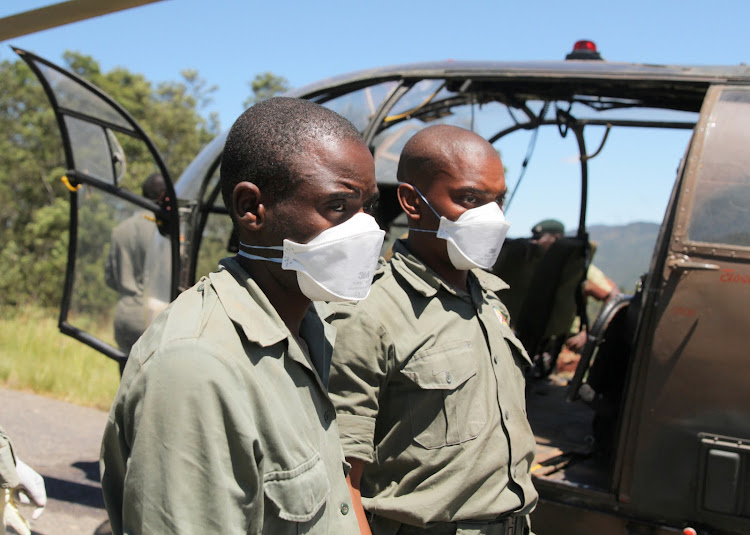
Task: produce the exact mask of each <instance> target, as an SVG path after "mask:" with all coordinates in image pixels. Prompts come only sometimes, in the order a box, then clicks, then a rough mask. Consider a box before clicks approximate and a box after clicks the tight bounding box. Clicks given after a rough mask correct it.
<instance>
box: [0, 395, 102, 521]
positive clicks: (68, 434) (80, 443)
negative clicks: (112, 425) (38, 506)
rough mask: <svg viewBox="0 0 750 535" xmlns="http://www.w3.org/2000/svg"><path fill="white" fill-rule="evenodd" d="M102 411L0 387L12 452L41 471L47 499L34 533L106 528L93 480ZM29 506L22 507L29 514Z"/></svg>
mask: <svg viewBox="0 0 750 535" xmlns="http://www.w3.org/2000/svg"><path fill="white" fill-rule="evenodd" d="M106 421H107V413H106V412H103V411H99V410H96V409H89V408H85V407H79V406H78V405H73V404H70V403H65V402H62V401H57V400H53V399H49V398H45V397H42V396H37V395H35V394H30V393H27V392H18V391H15V390H8V389H5V388H0V422H2V425H3V427H4V428H5V430H6V431H7V432H8V434H9V435H10V437H11V440H12V441H13V445H14V448H15V451H16V454H17V455H18V457H19V458H20V459H22V460H23V461H24V462H26V464H28V465H29V466H31V467H33V468H34V469H35V470H36V471H37V472H39V473H40V474H41V475H42V476H44V481H45V484H46V487H47V496H48V498H49V502H48V504H47V508H46V509H45V511H44V514H42V516H41V517H40V518H39V519H38V520H35V521H32V523H31V528H32V530H33V532H34V533H35V534H36V535H93V534H97V535H99V534H104V533H109V530H108V527H107V525H106V520H107V513H106V512H105V510H104V502H103V501H102V495H101V486H100V485H99V444H100V442H101V435H102V432H103V430H104V424H105V422H106ZM30 512H31V511H30V509H24V513H28V514H25V516H26V518H31V515H30Z"/></svg>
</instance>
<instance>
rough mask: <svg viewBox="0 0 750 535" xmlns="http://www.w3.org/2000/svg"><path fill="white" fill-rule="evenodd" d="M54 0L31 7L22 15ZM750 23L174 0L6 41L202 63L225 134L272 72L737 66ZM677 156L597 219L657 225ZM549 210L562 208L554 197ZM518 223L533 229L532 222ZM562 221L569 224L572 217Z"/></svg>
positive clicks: (634, 4)
mask: <svg viewBox="0 0 750 535" xmlns="http://www.w3.org/2000/svg"><path fill="white" fill-rule="evenodd" d="M51 3H53V0H27V1H26V2H24V3H23V4H24V6H23V8H22V9H24V10H27V9H33V8H36V7H41V6H44V5H49V4H51ZM9 4H12V5H9ZM18 5H19V3H16V2H13V3H10V2H4V3H2V4H0V16H7V15H11V14H14V13H16V12H18V10H19V8H18ZM748 20H750V2H748V1H747V0H727V1H724V0H717V1H715V2H704V1H699V0H650V1H643V0H631V1H630V2H612V1H606V0H604V1H602V0H598V1H590V0H575V1H570V2H563V1H560V0H554V1H540V0H525V1H523V2H518V1H513V2H511V1H507V0H506V1H502V0H495V1H466V2H463V3H456V2H447V1H444V0H432V1H425V0H398V1H395V0H379V1H377V2H374V1H370V2H366V1H361V0H347V1H344V0H318V1H317V2H304V1H301V0H289V1H285V2H283V1H276V2H274V1H265V2H250V1H237V0H217V1H212V2H209V1H207V0H203V1H200V0H164V1H162V2H157V3H155V4H149V5H146V6H142V7H138V8H134V9H130V10H127V11H123V12H119V13H114V14H110V15H105V16H102V17H98V18H95V19H91V20H88V21H83V22H78V23H74V24H70V25H67V26H62V27H59V28H55V29H50V30H46V31H43V32H39V33H36V34H32V35H27V36H24V37H19V38H15V39H12V40H10V41H9V42H5V43H2V45H5V46H0V60H15V55H14V54H13V53H12V51H11V50H10V49H9V47H8V45H11V44H12V45H14V46H18V47H21V48H25V49H27V50H30V51H32V52H34V53H36V54H39V55H41V56H43V57H46V58H47V59H49V60H51V61H54V62H61V60H62V54H63V52H64V51H66V50H75V51H79V52H82V53H85V54H89V55H91V56H93V57H94V58H95V59H96V60H97V61H99V63H100V64H101V66H102V69H103V70H105V71H107V70H109V69H112V68H114V67H117V66H123V67H126V68H128V69H129V70H131V71H134V72H139V73H143V74H144V75H145V76H146V77H147V78H148V79H150V80H152V81H153V82H159V81H166V80H177V79H179V73H180V71H181V70H183V69H197V70H198V72H199V73H200V75H201V76H202V77H203V78H205V79H206V80H207V81H208V82H209V83H210V84H215V85H217V86H218V87H219V89H218V91H217V92H216V93H215V94H214V100H213V103H212V104H211V105H209V107H208V108H207V111H217V112H218V113H219V115H220V119H221V125H222V127H223V128H227V127H228V126H230V125H231V123H232V121H233V120H234V119H235V118H236V117H237V116H238V115H239V114H240V113H241V112H242V101H243V100H244V99H245V98H247V96H248V95H249V92H250V90H249V86H248V82H249V81H250V80H251V79H252V78H253V76H254V75H255V74H256V73H260V72H264V71H272V72H274V73H275V74H278V75H283V76H285V77H286V78H287V79H288V80H289V82H290V84H291V85H292V86H293V87H299V86H302V85H305V84H307V83H311V82H314V81H316V80H319V79H321V78H325V77H328V76H333V75H336V74H341V73H344V72H348V71H353V70H359V69H363V68H368V67H377V66H383V65H390V64H399V63H410V62H415V61H423V60H442V59H467V60H470V59H477V60H483V59H485V60H489V59H492V60H550V59H551V60H557V59H563V58H564V56H565V54H566V53H567V52H568V51H569V50H570V48H571V47H572V44H573V43H574V42H575V41H576V40H578V39H591V40H594V41H595V42H596V43H597V45H598V46H599V50H600V52H601V53H602V55H603V56H604V57H605V58H606V59H607V60H610V61H627V62H631V61H632V62H643V63H658V64H664V63H668V64H726V65H736V64H739V63H741V62H747V61H749V60H750V48H748V44H750V40H749V39H748V37H747V35H748V32H747V21H748ZM543 141H544V135H540V141H539V143H540V144H541V143H542V142H543ZM609 143H611V141H610V142H609ZM676 147H677V148H676V149H674V150H675V151H676V153H677V156H676V158H677V159H679V156H680V153H681V152H682V151H684V141H680V140H678V141H676ZM537 150H539V149H537ZM523 152H525V145H524V147H523V149H522V153H521V154H518V155H516V154H507V155H506V153H504V154H503V156H504V158H507V163H506V165H508V167H509V173H508V174H509V177H508V178H509V181H512V177H515V176H516V175H517V171H518V164H517V163H516V160H522V159H523ZM569 156H574V155H573V154H572V153H571V154H570V155H569ZM566 157H567V156H565V155H564V154H563V155H561V156H560V158H562V159H564V158H566ZM674 158H675V157H670V159H668V160H667V162H666V163H665V166H666V167H665V169H669V174H671V176H670V177H669V180H666V181H664V184H663V185H662V186H660V189H659V192H658V195H656V194H653V195H652V194H651V192H644V191H643V190H644V189H645V188H644V186H643V185H642V184H633V185H632V186H629V187H628V188H626V189H628V190H631V189H632V190H633V191H634V192H636V193H637V192H638V191H641V193H642V197H641V201H640V202H641V204H642V203H644V202H646V203H647V202H648V200H649V199H650V198H651V197H659V199H662V200H660V201H659V203H658V204H659V206H660V207H661V208H657V209H655V213H656V215H645V214H646V212H645V210H641V208H642V207H639V206H636V207H635V209H634V208H633V206H634V205H631V206H630V208H627V209H623V210H622V211H621V212H617V211H612V210H599V209H598V208H596V207H595V206H599V205H601V204H602V203H596V202H595V203H594V204H595V206H592V208H591V210H590V216H589V220H590V221H592V222H594V223H596V222H607V223H622V222H626V221H628V220H635V219H649V220H660V219H661V214H660V213H659V210H661V211H662V212H663V205H664V203H665V202H666V197H668V195H669V188H670V187H671V181H672V179H673V178H674V169H675V168H676V165H677V162H675V161H673V160H674ZM643 163H644V162H643V161H641V162H640V164H641V165H636V166H635V168H634V169H633V170H631V171H629V173H630V174H631V175H633V176H640V175H642V174H643V173H644V169H643V168H644V167H646V168H648V167H649V166H648V165H645V166H644V165H643ZM592 165H593V163H592ZM620 167H622V166H621V165H620ZM532 169H533V163H532V165H531V166H530V168H529V172H528V174H527V177H526V178H525V179H524V181H525V182H527V181H532V175H533V173H532ZM633 180H635V179H633ZM642 180H644V184H648V183H651V182H653V181H652V180H651V179H649V178H648V177H644V178H643V179H642ZM621 182H622V181H621ZM592 195H593V196H595V199H594V200H596V198H599V197H601V199H605V198H607V197H612V196H617V195H619V193H617V192H615V191H613V190H612V189H611V188H610V187H609V186H607V185H606V184H602V185H601V186H600V187H597V186H596V185H592ZM515 202H516V201H514V203H515ZM519 202H520V201H519ZM634 202H638V201H634ZM522 206H523V205H522ZM518 209H521V208H518ZM549 209H550V210H551V211H552V212H553V213H554V205H553V204H552V203H550V204H549ZM522 211H523V210H522ZM615 212H616V213H615ZM641 212H642V213H643V214H644V215H643V216H641ZM554 215H557V214H554ZM515 217H516V219H519V217H520V221H521V223H520V227H525V228H528V227H527V225H530V223H529V222H528V221H526V220H525V219H524V217H523V216H522V215H521V216H515ZM529 217H531V216H529ZM559 218H561V219H563V220H564V221H565V222H566V224H567V225H568V226H569V227H570V225H571V224H572V223H573V221H574V220H575V213H574V211H573V212H570V211H567V212H564V213H560V215H559ZM529 221H530V220H529ZM520 227H518V228H520Z"/></svg>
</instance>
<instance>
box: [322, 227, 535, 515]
mask: <svg viewBox="0 0 750 535" xmlns="http://www.w3.org/2000/svg"><path fill="white" fill-rule="evenodd" d="M505 287H507V285H506V284H505V283H504V282H502V280H500V279H499V278H497V277H495V276H494V275H491V274H489V273H487V272H484V271H481V270H472V271H471V272H470V274H469V293H465V292H462V291H460V290H457V289H456V288H454V287H452V286H450V285H449V284H447V283H446V282H445V281H443V280H442V279H441V278H440V277H439V276H438V275H436V274H435V273H434V272H433V271H432V270H430V269H429V268H427V267H426V266H425V265H424V264H422V263H421V262H420V261H419V260H418V259H417V258H416V257H414V256H413V255H411V254H410V253H409V251H408V250H407V249H406V247H405V245H404V243H403V242H400V241H399V242H396V244H395V246H394V257H393V259H392V260H391V262H389V263H388V264H386V265H385V266H384V267H383V269H382V271H381V272H380V273H378V274H377V275H376V280H375V282H374V284H373V287H372V290H371V292H370V295H369V297H368V298H367V299H365V300H364V301H362V302H360V303H356V304H342V305H338V306H336V307H335V308H334V310H335V311H336V316H335V319H334V321H333V324H334V325H335V326H336V328H337V338H336V348H335V350H334V357H333V363H332V368H331V381H330V385H329V390H330V392H331V398H332V399H333V401H334V404H335V405H336V409H337V412H338V421H339V428H340V431H341V438H342V445H343V447H344V452H345V455H346V456H347V457H352V458H357V459H361V460H363V461H366V462H367V463H368V464H366V465H365V469H364V474H363V477H362V482H361V490H362V495H363V505H364V507H365V509H366V510H368V511H370V512H372V513H375V514H376V515H378V516H380V517H385V518H388V519H391V520H395V521H398V522H401V523H406V524H410V525H415V526H422V527H423V526H425V525H427V524H429V523H431V522H455V521H466V520H469V521H490V520H493V519H495V518H497V517H498V516H501V515H504V514H507V513H517V514H527V513H529V512H530V511H531V510H532V509H533V508H534V505H535V504H536V501H537V492H536V490H535V489H534V487H533V485H532V482H531V476H530V474H529V467H530V466H531V463H532V461H533V459H534V449H535V443H534V435H533V433H532V431H531V428H530V426H529V423H528V420H527V417H526V402H525V396H524V385H525V383H524V368H525V367H526V366H527V365H529V364H530V361H529V358H528V356H527V354H526V351H525V350H524V348H523V346H522V345H521V343H520V342H519V341H518V339H517V338H516V337H515V336H514V335H513V332H512V331H511V329H510V328H509V327H508V314H507V311H506V309H505V306H504V305H503V304H502V303H501V302H500V300H499V299H498V298H497V296H496V295H495V293H494V291H496V290H499V289H502V288H505Z"/></svg>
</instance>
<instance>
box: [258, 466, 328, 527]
mask: <svg viewBox="0 0 750 535" xmlns="http://www.w3.org/2000/svg"><path fill="white" fill-rule="evenodd" d="M330 490H331V489H330V484H329V482H328V476H327V475H326V468H325V464H324V463H323V460H322V459H321V458H320V456H318V455H315V456H314V457H313V458H312V459H310V460H308V461H306V462H304V463H303V464H301V465H300V466H298V467H296V468H293V469H291V470H277V471H273V472H269V473H267V474H265V475H264V476H263V492H264V494H265V498H266V508H267V509H268V510H267V511H266V513H265V515H264V522H263V533H273V534H276V533H279V534H282V533H295V534H296V533H298V532H300V528H301V524H308V523H309V524H312V523H313V522H315V523H316V525H317V524H318V523H319V522H320V521H321V520H322V517H323V515H324V509H325V507H324V506H325V503H326V500H327V499H328V495H329V493H330ZM269 502H270V503H269ZM274 512H275V515H274ZM302 531H304V530H302Z"/></svg>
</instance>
